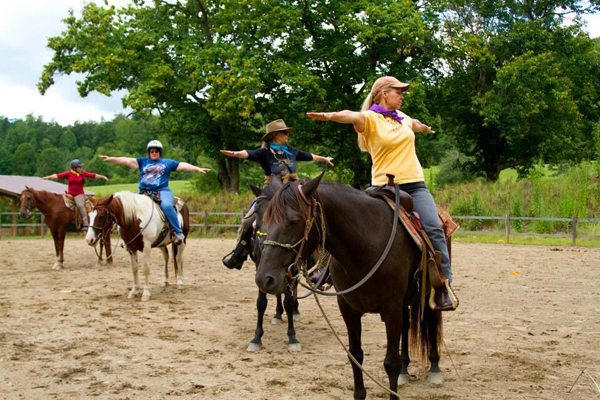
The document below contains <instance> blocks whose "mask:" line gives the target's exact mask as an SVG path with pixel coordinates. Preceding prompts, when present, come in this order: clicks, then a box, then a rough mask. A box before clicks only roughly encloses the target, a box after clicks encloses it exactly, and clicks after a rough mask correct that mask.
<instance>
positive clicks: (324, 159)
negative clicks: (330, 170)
mask: <svg viewBox="0 0 600 400" xmlns="http://www.w3.org/2000/svg"><path fill="white" fill-rule="evenodd" d="M331 160H333V157H323V161H325V162H326V163H327V164H329V165H331V166H332V167H333V166H334V165H333V163H332V162H331Z"/></svg>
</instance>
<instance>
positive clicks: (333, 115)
mask: <svg viewBox="0 0 600 400" xmlns="http://www.w3.org/2000/svg"><path fill="white" fill-rule="evenodd" d="M409 87H410V85H409V84H408V83H403V82H400V81H399V80H398V79H396V78H394V77H393V76H384V77H381V78H379V79H377V80H376V81H375V83H374V84H373V87H372V88H371V92H370V93H369V95H368V96H367V98H366V99H365V101H364V102H363V105H362V108H361V111H360V112H355V111H349V110H344V111H338V112H326V113H307V114H306V115H307V116H308V117H310V118H313V119H317V120H320V121H334V122H338V123H342V124H352V125H354V129H355V130H356V132H357V133H358V146H359V147H360V149H361V150H362V151H366V152H368V153H369V154H370V155H371V159H372V160H373V166H372V168H371V185H373V186H381V185H385V184H386V183H387V177H386V176H385V175H386V174H393V175H395V178H394V182H395V183H397V184H399V186H400V189H401V190H404V191H405V192H407V193H409V194H410V195H411V196H412V197H413V203H414V206H413V207H414V210H415V211H417V212H418V213H419V216H420V218H421V224H422V225H423V228H424V229H425V232H427V235H428V236H429V239H430V240H431V242H432V243H433V246H434V247H435V249H436V250H438V251H440V252H441V253H442V270H443V272H444V276H445V277H446V280H447V281H448V284H449V283H450V282H452V269H451V267H450V257H449V254H448V245H447V243H446V238H445V236H444V232H443V231H442V229H441V228H440V223H439V219H438V212H437V208H436V206H435V203H434V201H433V197H432V196H431V193H429V190H428V189H427V185H425V178H424V174H423V169H422V168H421V164H420V163H419V159H418V158H417V153H416V151H415V132H423V133H435V131H433V130H432V129H431V127H429V126H427V125H425V124H423V123H422V122H421V121H419V120H417V119H412V118H410V117H409V116H407V115H406V114H404V113H402V112H399V111H397V110H398V109H399V108H400V106H401V105H402V100H404V95H403V93H404V92H405V91H406V90H408V89H409ZM448 288H450V286H448ZM436 292H437V290H436ZM437 294H439V295H437V296H436V303H437V305H438V309H440V310H451V309H453V307H452V301H451V299H450V298H449V296H448V293H447V292H446V291H445V290H442V291H440V293H437Z"/></svg>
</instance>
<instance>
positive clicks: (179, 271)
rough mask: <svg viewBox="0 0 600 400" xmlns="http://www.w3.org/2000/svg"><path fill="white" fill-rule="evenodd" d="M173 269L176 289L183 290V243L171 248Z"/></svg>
mask: <svg viewBox="0 0 600 400" xmlns="http://www.w3.org/2000/svg"><path fill="white" fill-rule="evenodd" d="M173 247H174V249H173V268H174V269H175V280H177V289H179V290H182V289H183V251H184V250H185V243H183V242H182V243H181V244H179V245H176V246H173Z"/></svg>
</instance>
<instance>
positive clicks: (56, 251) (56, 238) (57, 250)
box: [50, 228, 60, 269]
mask: <svg viewBox="0 0 600 400" xmlns="http://www.w3.org/2000/svg"><path fill="white" fill-rule="evenodd" d="M50 232H51V233H52V239H53V241H54V256H55V257H56V261H54V265H53V266H52V269H60V264H59V263H58V260H59V259H60V257H59V254H60V246H59V242H60V240H59V234H58V230H57V229H56V228H55V229H51V230H50Z"/></svg>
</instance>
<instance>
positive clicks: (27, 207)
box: [23, 189, 35, 215]
mask: <svg viewBox="0 0 600 400" xmlns="http://www.w3.org/2000/svg"><path fill="white" fill-rule="evenodd" d="M25 192H27V193H29V196H27V202H26V203H25V204H24V206H25V211H27V213H28V214H29V215H31V206H33V202H34V200H35V199H34V196H33V193H32V192H31V190H29V189H25V190H24V191H23V193H25Z"/></svg>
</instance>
